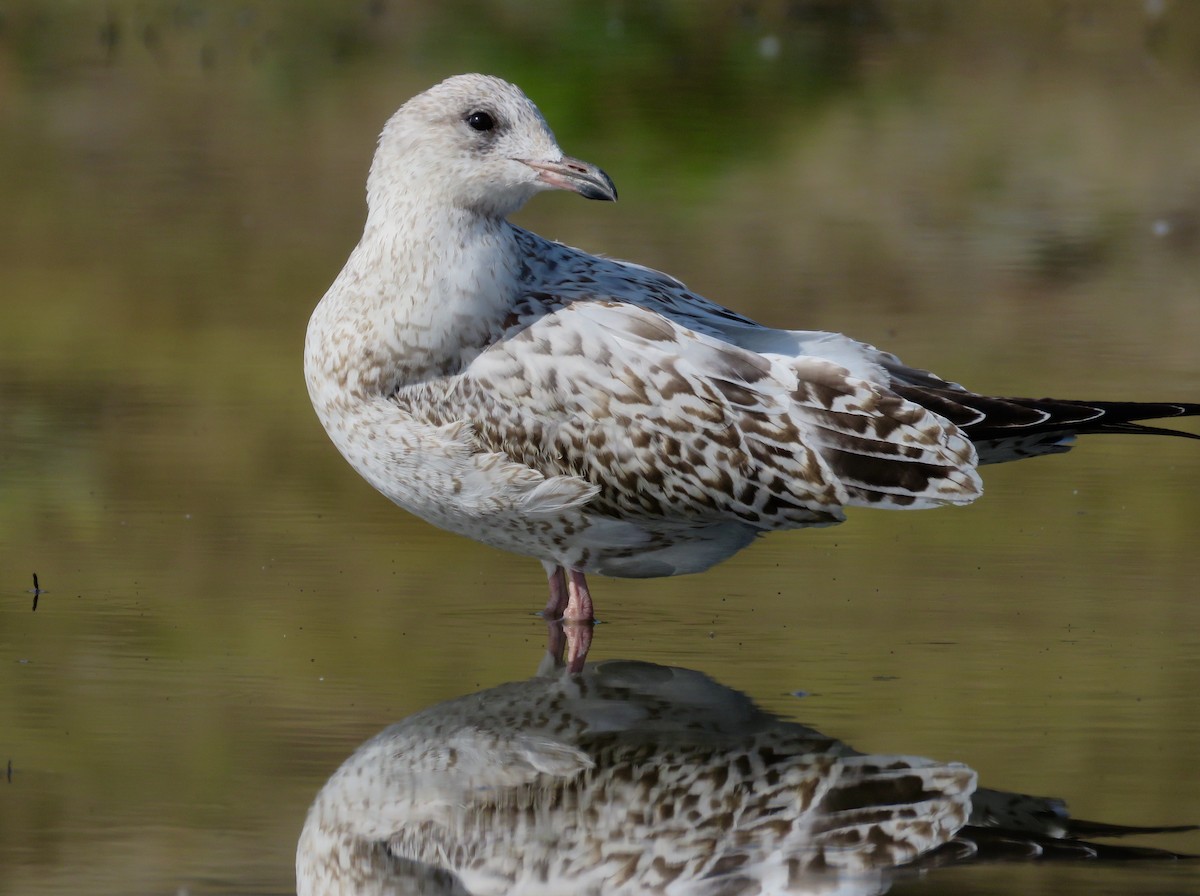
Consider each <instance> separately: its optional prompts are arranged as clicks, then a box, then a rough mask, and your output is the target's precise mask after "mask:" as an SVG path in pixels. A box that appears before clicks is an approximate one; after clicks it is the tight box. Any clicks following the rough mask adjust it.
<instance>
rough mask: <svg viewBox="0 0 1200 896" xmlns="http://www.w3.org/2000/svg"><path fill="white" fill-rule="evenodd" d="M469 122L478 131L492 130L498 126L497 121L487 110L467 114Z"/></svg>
mask: <svg viewBox="0 0 1200 896" xmlns="http://www.w3.org/2000/svg"><path fill="white" fill-rule="evenodd" d="M467 124H468V125H469V126H470V127H471V128H472V129H473V130H476V131H490V130H491V129H492V128H494V127H495V126H496V121H495V119H493V118H492V116H490V115H488V114H487V113H486V112H472V113H471V114H470V115H468V116H467Z"/></svg>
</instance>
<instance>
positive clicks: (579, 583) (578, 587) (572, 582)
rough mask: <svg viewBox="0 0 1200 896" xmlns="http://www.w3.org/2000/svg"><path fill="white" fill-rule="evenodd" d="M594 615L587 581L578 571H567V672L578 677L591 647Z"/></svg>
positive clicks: (565, 622)
mask: <svg viewBox="0 0 1200 896" xmlns="http://www.w3.org/2000/svg"><path fill="white" fill-rule="evenodd" d="M595 622H596V614H595V613H594V612H593V610H592V594H591V592H590V591H588V586H587V579H586V578H584V575H583V573H582V572H580V571H579V570H578V569H568V570H567V609H566V612H565V613H563V630H564V632H565V634H566V637H567V650H566V654H567V656H566V660H567V672H568V673H570V674H571V675H578V674H579V673H580V672H582V671H583V664H584V662H586V661H587V655H588V648H590V647H591V646H592V626H593V625H594V624H595Z"/></svg>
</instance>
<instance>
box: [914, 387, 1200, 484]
mask: <svg viewBox="0 0 1200 896" xmlns="http://www.w3.org/2000/svg"><path fill="white" fill-rule="evenodd" d="M892 389H893V391H895V392H896V393H897V394H899V395H901V396H902V397H904V398H906V399H908V400H909V401H911V402H914V403H916V404H919V405H921V406H922V407H924V408H927V409H928V410H931V411H933V412H934V413H935V414H939V415H940V416H942V417H945V418H946V419H947V420H949V421H950V422H951V423H954V424H955V425H956V426H958V427H959V428H960V429H962V431H963V432H964V433H966V435H967V437H968V438H969V439H970V440H971V441H972V442H973V443H974V444H975V449H976V450H977V451H978V452H979V463H981V464H994V463H1001V462H1003V461H1009V460H1020V459H1021V458H1025V457H1037V456H1038V455H1041V454H1057V453H1059V452H1062V451H1068V450H1070V448H1071V445H1072V444H1073V442H1074V440H1075V436H1077V435H1087V434H1089V433H1106V432H1107V433H1127V434H1133V435H1158V436H1181V437H1183V438H1187V439H1200V435H1197V434H1196V433H1191V432H1183V431H1180V430H1175V429H1166V428H1164V427H1159V426H1146V425H1144V424H1142V423H1140V422H1139V421H1141V420H1161V419H1164V418H1168V417H1196V416H1200V404H1196V403H1185V402H1179V403H1174V402H1170V403H1169V402H1149V401H1071V400H1064V399H1057V398H995V397H990V396H986V395H976V394H975V393H973V392H968V391H966V390H961V389H955V388H937V387H929V386H920V385H907V384H900V383H896V384H893V386H892Z"/></svg>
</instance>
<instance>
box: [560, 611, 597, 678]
mask: <svg viewBox="0 0 1200 896" xmlns="http://www.w3.org/2000/svg"><path fill="white" fill-rule="evenodd" d="M561 630H562V631H563V632H564V633H565V634H566V636H567V649H566V654H567V656H566V660H567V673H568V674H569V675H578V674H579V673H580V672H582V671H583V664H584V663H585V662H587V655H588V650H589V649H590V648H591V646H592V623H590V622H568V623H567V624H566V625H563V626H562V629H561Z"/></svg>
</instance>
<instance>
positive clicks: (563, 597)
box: [542, 560, 568, 622]
mask: <svg viewBox="0 0 1200 896" xmlns="http://www.w3.org/2000/svg"><path fill="white" fill-rule="evenodd" d="M542 566H544V567H546V581H547V582H548V583H549V585H550V600H548V601H547V602H546V609H544V610H542V617H543V618H544V619H545V620H546V621H547V622H554V621H557V620H559V619H562V618H563V613H564V612H565V611H566V609H567V602H568V596H567V579H566V575H565V574H564V572H563V568H562V567H561V566H555V565H554V564H553V563H547V562H545V561H544V560H543V561H542Z"/></svg>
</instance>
